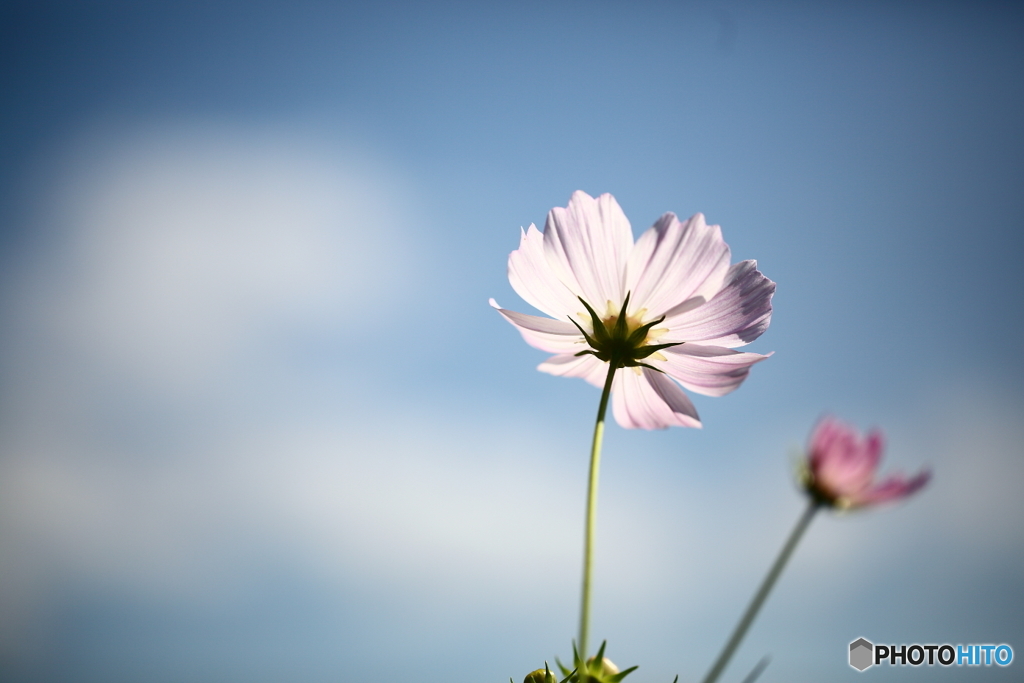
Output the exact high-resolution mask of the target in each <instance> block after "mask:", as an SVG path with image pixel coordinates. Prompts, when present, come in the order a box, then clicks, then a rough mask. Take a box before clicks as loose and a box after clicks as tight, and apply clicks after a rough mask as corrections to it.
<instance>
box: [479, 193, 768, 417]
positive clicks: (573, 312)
mask: <svg viewBox="0 0 1024 683" xmlns="http://www.w3.org/2000/svg"><path fill="white" fill-rule="evenodd" d="M729 260H730V252H729V246H728V245H727V244H726V243H725V242H724V241H723V240H722V232H721V229H720V228H719V227H718V226H717V225H708V224H707V223H705V222H704V216H703V215H702V214H699V213H698V214H697V215H695V216H693V217H692V218H690V219H689V220H687V221H682V222H681V221H679V219H678V218H676V216H675V214H673V213H666V214H665V215H664V216H662V217H661V218H660V219H658V221H657V222H656V223H655V224H654V226H653V227H651V228H650V229H649V230H648V231H647V232H645V233H644V234H643V235H642V236H641V237H640V239H639V240H637V241H636V243H635V244H634V242H633V232H632V228H631V227H630V225H629V221H628V220H627V219H626V216H625V214H623V212H622V209H621V208H620V207H619V204H618V202H616V201H615V198H614V197H612V196H611V195H610V194H603V195H601V196H600V197H597V198H596V199H595V198H593V197H591V196H589V195H587V194H586V193H585V192H579V191H577V192H575V193H574V194H573V196H572V198H571V199H570V200H569V206H567V207H566V208H564V209H563V208H562V207H556V208H554V209H552V210H551V212H550V213H549V214H548V220H547V224H546V225H545V226H544V232H543V233H541V232H540V231H539V230H537V228H536V227H535V226H533V225H531V226H530V228H529V229H528V230H526V231H524V232H523V234H522V239H521V241H520V243H519V249H517V250H516V251H513V252H512V253H511V254H510V255H509V258H508V279H509V282H510V283H511V284H512V288H513V289H515V290H516V292H517V293H518V294H519V296H521V297H523V299H525V300H526V301H527V302H528V303H529V304H531V305H532V306H534V307H535V308H537V309H538V310H540V311H542V312H544V313H546V314H548V315H549V316H551V318H543V317H540V316H535V315H526V314H524V313H516V312H515V311H509V310H506V309H503V308H501V307H500V306H498V304H497V302H495V301H494V299H491V305H492V306H493V307H494V308H497V309H498V311H499V312H500V313H501V314H502V315H503V316H505V318H506V319H507V320H508V321H509V322H510V323H512V324H513V325H514V326H515V327H516V328H517V329H518V330H519V332H520V333H522V335H523V338H524V339H525V340H526V341H527V343H529V344H530V345H532V346H535V347H537V348H538V349H541V350H543V351H548V352H550V353H554V354H557V355H555V356H552V357H551V358H549V359H548V360H546V361H545V362H543V363H541V364H540V366H539V367H538V370H541V371H542V372H547V373H550V374H552V375H560V376H564V377H582V378H583V379H585V380H587V381H588V382H590V383H591V384H593V385H595V386H598V387H601V386H603V385H604V382H605V379H606V376H607V373H608V358H609V351H608V349H610V348H614V350H613V351H612V353H618V357H619V358H620V359H624V360H622V361H621V363H622V364H628V365H629V366H630V367H621V368H620V369H618V370H617V371H616V373H615V378H614V380H613V384H612V405H613V408H614V411H615V419H616V421H618V423H619V424H620V425H622V426H623V427H626V428H627V429H662V428H665V427H669V426H672V425H678V426H681V427H700V426H701V424H700V419H699V418H698V417H697V410H696V409H695V408H694V406H693V403H692V402H691V401H690V399H689V398H688V397H687V395H686V394H685V393H684V392H683V390H682V389H681V388H680V386H679V385H680V384H681V385H682V386H683V387H686V388H687V389H689V390H690V391H693V392H695V393H698V394H704V395H707V396H722V395H724V394H727V393H729V392H730V391H732V390H733V389H735V388H736V387H738V386H739V385H740V383H741V382H743V380H744V379H745V378H746V376H747V374H748V373H749V372H750V366H752V365H753V364H754V363H757V362H760V361H762V360H764V359H765V358H767V357H768V356H762V355H760V354H757V353H744V352H740V351H735V350H734V349H735V348H736V347H738V346H744V345H745V344H747V343H749V342H751V341H753V340H754V339H757V338H758V337H759V336H761V333H762V332H764V331H765V330H766V329H767V328H768V323H769V321H770V320H771V314H772V304H771V299H772V294H774V293H775V283H774V282H772V281H771V280H769V279H768V278H766V277H765V276H764V275H762V274H761V273H760V272H759V271H758V270H757V263H756V262H755V261H741V262H740V263H736V264H733V265H730V264H729ZM591 310H592V311H593V313H591ZM623 312H624V313H625V316H624V317H625V323H620V322H619V318H620V317H622V313H623ZM552 318H553V319H552ZM617 323H618V324H617ZM644 328H646V329H644ZM608 330H611V331H612V333H611V334H612V337H616V335H617V337H616V338H615V339H612V338H611V337H609V336H608ZM616 331H617V332H616ZM602 334H603V335H604V337H603V339H604V341H605V342H607V343H604V344H602V343H601V340H602V337H601V335H602ZM609 344H612V345H614V344H617V346H614V347H613V346H609ZM623 345H626V346H627V347H628V351H627V352H623V351H622V349H623V348H624V347H623ZM624 354H625V355H624ZM769 355H770V354H769ZM673 380H675V381H673ZM676 382H678V384H677V383H676Z"/></svg>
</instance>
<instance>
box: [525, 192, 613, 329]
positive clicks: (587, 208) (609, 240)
mask: <svg viewBox="0 0 1024 683" xmlns="http://www.w3.org/2000/svg"><path fill="white" fill-rule="evenodd" d="M632 249H633V231H632V228H630V226H629V220H627V219H626V215H625V214H624V213H622V209H621V208H620V207H619V204H618V202H616V201H615V198H614V197H612V196H611V195H610V194H603V195H601V196H600V197H598V198H596V199H595V198H593V197H591V196H590V195H588V194H587V193H585V192H580V191H577V192H574V193H573V195H572V198H571V199H570V200H569V205H568V206H567V207H565V208H564V209H563V208H561V207H556V208H554V209H551V212H550V213H549V214H548V220H547V223H546V224H545V226H544V250H545V253H546V254H547V257H548V263H549V264H550V265H551V267H552V270H553V271H554V272H555V274H556V275H557V277H558V278H559V279H560V280H561V281H562V283H564V284H565V286H566V287H568V288H569V289H570V290H571V291H572V292H574V293H576V294H578V295H580V296H582V297H583V298H584V299H586V301H587V303H589V304H590V305H591V306H593V307H594V308H595V309H600V310H604V308H605V305H606V302H608V301H611V302H612V303H613V304H615V305H619V304H621V302H622V299H623V297H624V295H625V292H624V291H623V289H622V285H623V277H624V275H625V271H626V261H627V259H628V258H629V254H630V252H631V251H632ZM572 310H573V311H575V310H576V308H573V309H572Z"/></svg>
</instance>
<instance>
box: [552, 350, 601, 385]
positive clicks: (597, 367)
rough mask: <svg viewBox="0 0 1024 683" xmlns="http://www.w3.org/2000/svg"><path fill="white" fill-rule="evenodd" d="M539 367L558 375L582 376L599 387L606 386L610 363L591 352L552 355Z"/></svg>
mask: <svg viewBox="0 0 1024 683" xmlns="http://www.w3.org/2000/svg"><path fill="white" fill-rule="evenodd" d="M537 369H538V370H540V371H541V372H546V373H548V374H549V375H555V376H556V377H581V378H583V379H585V380H586V381H588V382H590V383H591V384H593V385H594V386H595V387H597V388H599V389H603V388H604V381H605V379H606V378H607V376H608V363H606V362H604V361H602V360H598V359H597V358H595V357H594V356H592V355H590V354H587V355H585V356H575V355H570V354H561V355H558V356H552V357H551V358H548V359H547V360H546V361H544V362H543V363H541V364H540V365H538V366H537Z"/></svg>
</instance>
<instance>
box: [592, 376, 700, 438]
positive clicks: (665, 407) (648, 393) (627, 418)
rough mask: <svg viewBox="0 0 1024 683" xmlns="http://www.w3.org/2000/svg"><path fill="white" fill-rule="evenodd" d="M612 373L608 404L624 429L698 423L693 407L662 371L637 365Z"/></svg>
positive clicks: (691, 425)
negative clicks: (611, 391)
mask: <svg viewBox="0 0 1024 683" xmlns="http://www.w3.org/2000/svg"><path fill="white" fill-rule="evenodd" d="M640 370H641V372H640V373H639V374H638V373H637V372H635V371H634V369H633V368H623V369H622V370H619V371H618V372H617V373H616V374H615V383H614V386H613V392H614V393H613V394H612V408H613V410H614V413H615V421H616V422H618V423H619V425H620V426H622V427H624V428H626V429H665V428H666V427H672V426H678V427H700V426H701V424H700V418H699V417H698V416H697V409H696V408H694V407H693V403H691V402H690V399H689V398H688V397H687V396H686V394H685V393H683V390H682V389H681V388H680V387H679V385H678V384H676V383H675V382H673V381H672V380H671V379H669V378H668V377H667V376H666V375H664V374H662V373H660V372H657V371H655V370H650V369H648V368H640Z"/></svg>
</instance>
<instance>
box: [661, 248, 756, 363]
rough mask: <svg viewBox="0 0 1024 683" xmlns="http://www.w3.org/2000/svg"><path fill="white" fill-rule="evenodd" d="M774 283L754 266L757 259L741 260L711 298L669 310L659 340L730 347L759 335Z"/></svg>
mask: <svg viewBox="0 0 1024 683" xmlns="http://www.w3.org/2000/svg"><path fill="white" fill-rule="evenodd" d="M774 293H775V283H774V282H772V281H771V280H769V279H768V278H766V277H765V276H764V275H762V274H761V272H760V271H759V270H758V269H757V262H756V261H740V262H739V263H737V264H735V265H733V266H732V267H731V268H730V269H729V272H728V273H727V274H726V276H725V284H724V286H723V287H722V290H721V291H720V292H718V294H716V295H715V297H714V298H713V299H711V301H709V302H707V303H706V304H704V305H703V306H698V307H697V308H693V309H690V310H686V311H683V312H679V311H669V313H668V317H667V318H666V320H665V322H664V323H662V324H661V325H660V326H659V327H667V328H668V330H669V332H668V334H666V335H665V336H664V337H663V338H662V339H659V341H660V342H663V343H664V342H669V341H685V342H703V343H705V344H708V345H715V346H725V347H728V348H733V347H736V346H743V345H745V344H748V343H750V342H752V341H753V340H755V339H757V338H758V337H760V336H761V333H762V332H764V331H765V330H766V329H767V328H768V323H769V322H770V321H771V317H772V295H773V294H774Z"/></svg>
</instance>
